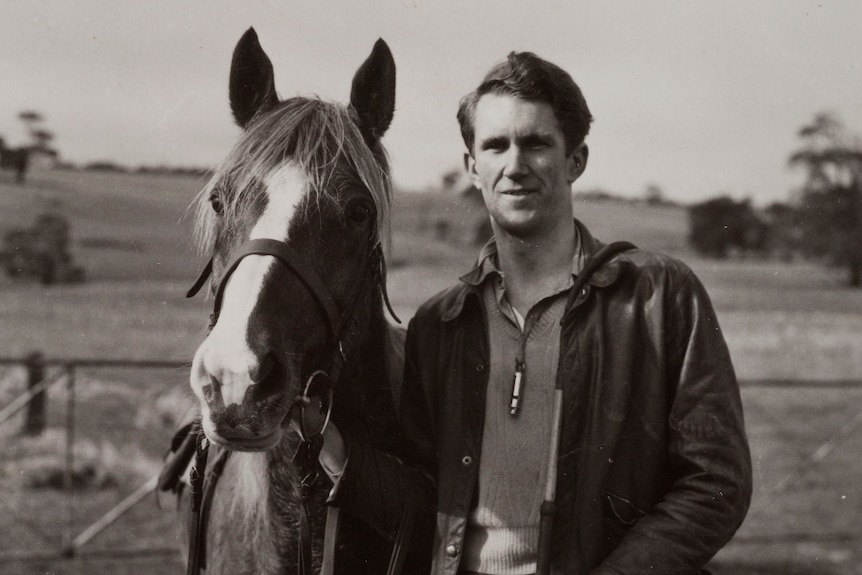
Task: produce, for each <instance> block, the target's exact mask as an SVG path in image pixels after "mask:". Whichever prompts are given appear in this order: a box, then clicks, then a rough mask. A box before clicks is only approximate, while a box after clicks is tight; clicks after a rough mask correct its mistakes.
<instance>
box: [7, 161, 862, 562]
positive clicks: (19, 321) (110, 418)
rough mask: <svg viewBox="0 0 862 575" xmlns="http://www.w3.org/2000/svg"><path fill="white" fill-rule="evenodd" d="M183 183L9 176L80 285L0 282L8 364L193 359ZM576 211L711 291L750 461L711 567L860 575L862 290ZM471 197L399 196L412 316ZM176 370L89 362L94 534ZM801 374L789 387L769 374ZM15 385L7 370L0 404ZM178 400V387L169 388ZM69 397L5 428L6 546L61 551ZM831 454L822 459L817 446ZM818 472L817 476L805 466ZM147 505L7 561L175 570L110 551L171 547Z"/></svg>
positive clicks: (84, 397)
mask: <svg viewBox="0 0 862 575" xmlns="http://www.w3.org/2000/svg"><path fill="white" fill-rule="evenodd" d="M203 181H204V180H203V179H195V178H191V177H174V176H155V175H146V176H143V175H130V174H110V173H92V172H89V173H88V172H67V171H56V172H41V173H34V174H32V177H31V178H30V179H29V181H28V182H27V184H26V185H24V186H19V185H16V184H15V183H14V182H13V176H11V175H10V174H4V173H0V214H2V217H0V231H2V232H5V231H6V230H8V229H10V228H12V227H18V226H26V225H29V224H30V222H32V220H33V218H34V217H35V216H36V215H37V214H39V213H42V212H45V211H52V210H53V211H57V212H59V213H62V214H64V215H66V216H67V217H68V218H69V219H70V221H71V224H72V237H73V246H72V254H73V257H74V259H75V262H76V263H77V264H79V265H81V266H83V267H84V268H85V270H86V273H87V282H86V283H84V284H79V285H69V286H53V287H43V286H41V285H39V284H32V283H30V284H24V283H19V282H13V281H11V280H9V279H8V278H6V277H5V276H4V277H0V357H7V358H9V357H12V358H18V357H24V356H25V355H27V354H28V353H30V352H31V351H34V350H39V351H42V352H43V353H44V354H45V356H46V357H48V358H61V359H74V358H106V359H159V360H175V361H179V362H187V361H190V359H191V357H192V354H193V352H194V350H195V348H196V346H197V344H198V343H199V341H200V340H201V338H202V337H203V335H204V334H205V329H206V323H207V316H208V314H209V302H208V301H204V299H203V298H200V297H199V298H198V299H195V300H186V299H185V298H184V293H185V290H186V288H187V287H188V286H189V285H190V284H191V282H192V281H193V280H194V278H195V277H196V275H197V272H198V270H199V268H200V266H202V265H203V263H204V260H205V258H203V257H202V256H198V255H197V254H196V253H195V251H194V249H193V246H192V239H191V230H190V218H189V217H188V213H187V207H188V205H189V203H190V202H191V200H192V198H193V197H194V195H195V193H196V192H197V191H198V190H199V189H200V187H201V186H202V184H203ZM576 210H577V215H578V217H579V218H581V219H582V220H583V221H584V222H585V223H586V224H587V225H588V226H589V227H590V229H591V231H592V232H593V233H594V235H596V236H597V237H598V238H600V239H603V240H605V241H610V240H615V239H628V240H631V241H633V242H634V243H636V244H638V245H639V246H641V247H644V248H648V249H653V250H656V251H661V252H665V253H669V254H671V255H677V256H680V257H681V258H682V259H683V260H685V261H686V262H687V263H689V264H690V265H691V266H692V268H693V269H694V270H695V271H696V272H697V274H698V276H699V277H700V278H701V279H702V281H703V282H704V284H705V285H706V286H707V289H708V290H709V292H710V294H711V296H712V298H713V301H714V303H715V306H716V308H717V310H718V314H719V320H720V322H721V325H722V328H723V330H724V332H725V336H726V338H727V341H728V344H729V346H730V348H731V353H732V356H733V358H734V364H735V366H736V368H737V373H738V376H739V378H740V380H742V381H743V383H744V385H743V400H744V403H745V408H746V421H747V426H748V433H749V439H750V441H751V445H752V455H753V458H754V465H755V496H754V500H753V503H752V508H751V511H750V513H749V516H748V518H747V520H746V522H745V524H744V525H743V527H742V529H741V530H740V532H739V533H738V535H737V537H736V539H735V540H734V541H733V542H732V543H731V544H730V545H729V546H728V547H727V548H726V549H725V550H724V551H722V552H721V553H720V554H719V556H718V557H717V558H716V560H715V561H714V569H713V570H714V572H715V573H727V574H730V573H764V574H772V573H775V574H777V573H790V574H796V573H798V574H802V573H818V574H819V573H822V574H836V575H845V574H851V573H860V571H859V570H858V569H859V568H858V567H857V564H859V563H862V527H860V523H859V518H860V517H862V488H860V487H859V486H858V481H856V478H857V477H859V475H860V473H862V463H860V460H859V458H858V457H857V455H858V454H859V453H860V450H862V429H857V428H856V427H855V424H857V423H862V388H851V387H845V386H843V382H846V381H850V380H856V381H859V380H862V291H859V290H856V291H852V290H849V289H847V288H845V287H843V285H842V283H841V282H842V281H843V278H844V276H843V273H841V270H837V271H831V270H828V269H825V268H821V267H816V266H813V265H810V264H807V263H798V262H797V263H789V264H788V263H779V262H763V261H755V260H733V261H726V262H715V261H707V260H700V259H698V258H696V257H694V256H693V254H691V253H690V252H689V251H688V249H687V247H686V242H685V235H686V233H687V221H686V214H685V211H684V209H683V208H679V207H668V206H646V205H641V204H631V203H625V202H613V201H604V202H595V201H590V202H588V201H582V200H578V201H577V204H576ZM480 218H482V213H481V209H480V208H479V206H478V205H476V204H474V203H471V202H470V201H469V200H466V199H463V198H456V197H452V196H444V195H439V194H430V193H427V194H405V193H402V194H398V195H397V196H396V200H395V208H394V215H393V234H392V242H391V253H390V269H389V294H390V296H391V298H392V301H393V304H394V307H395V309H396V311H397V312H398V314H399V315H400V317H401V318H402V320H405V321H406V320H407V319H409V318H410V316H411V315H412V314H413V311H414V310H415V309H416V307H417V306H418V305H419V304H420V303H421V302H422V301H424V300H425V299H427V297H429V296H431V295H432V294H433V293H435V292H437V291H439V290H440V289H442V288H443V287H445V286H446V285H448V284H450V283H451V282H452V281H453V280H454V278H456V277H457V276H458V275H460V274H461V273H463V272H464V271H466V270H467V269H468V267H469V266H470V264H471V262H472V260H473V258H474V257H475V255H476V253H477V250H478V248H477V247H476V246H475V245H472V243H471V240H472V230H473V228H474V226H475V224H476V222H477V221H478V220H479V219H480ZM186 377H187V374H186V373H185V372H184V371H183V370H179V371H170V370H168V371H164V370H149V371H131V370H123V369H117V368H114V369H92V370H81V371H80V373H78V375H77V379H76V386H77V389H78V393H77V399H76V401H77V406H76V410H77V420H78V424H79V428H78V430H77V436H76V439H77V441H76V461H80V462H82V463H87V464H91V465H92V467H93V469H94V474H95V479H93V481H91V483H90V484H88V486H87V487H82V488H80V489H78V490H76V491H75V493H74V504H75V512H76V516H77V519H76V527H77V529H78V530H80V529H83V528H84V527H86V526H87V525H88V524H89V523H90V522H92V521H93V520H95V519H96V518H97V517H98V516H99V515H101V514H102V513H104V511H105V510H106V509H107V508H109V507H110V506H111V505H113V503H115V502H116V501H118V500H119V499H120V498H121V497H123V496H125V495H126V494H128V493H130V492H131V491H133V490H134V489H135V488H136V487H138V486H139V485H140V484H142V483H143V482H145V481H146V480H147V479H148V478H149V477H150V476H151V475H152V474H153V473H155V472H156V471H157V470H158V467H159V462H160V458H161V454H162V452H163V451H164V449H165V448H166V446H167V442H168V440H169V438H170V435H171V432H172V425H173V421H174V418H175V416H176V413H177V412H178V411H181V409H182V407H181V406H182V403H183V397H187V396H188V394H189V393H190V392H188V391H187V382H186ZM785 380H790V381H792V382H794V383H795V384H797V386H795V387H786V386H770V385H768V384H770V382H772V383H774V382H784V381H785ZM22 389H23V381H22V377H21V373H20V372H19V370H17V369H15V368H4V367H0V408H2V407H3V406H4V405H6V404H7V403H8V402H9V401H11V399H13V398H14V397H15V395H16V394H18V393H20V392H21V391H22ZM166 398H167V399H166ZM65 400H66V396H65V393H64V391H63V389H62V386H60V387H58V388H55V389H54V390H52V391H51V392H50V393H49V430H48V431H47V432H46V433H45V434H44V435H43V436H42V437H41V438H26V439H25V438H21V437H19V436H18V430H19V429H20V420H19V419H17V418H16V419H13V420H10V421H8V422H6V423H5V424H3V425H2V427H0V439H2V441H0V445H2V447H0V531H2V532H3V533H4V534H6V535H7V536H6V537H4V538H2V539H3V540H2V542H0V552H3V553H7V552H22V551H34V550H42V551H47V550H50V549H51V548H54V549H56V548H57V547H58V546H59V545H60V544H61V542H62V539H61V533H62V529H61V524H62V523H63V521H65V519H64V517H65V513H66V503H65V498H64V494H63V493H62V492H61V491H59V490H57V489H52V488H51V487H50V485H49V486H47V487H46V486H44V485H42V486H41V487H40V486H39V485H41V484H40V483H39V479H40V478H44V477H46V474H49V473H48V472H49V471H50V469H51V468H52V466H54V467H57V466H58V465H60V464H61V463H62V457H63V454H62V453H63V432H62V426H63V418H64V409H65V406H66V402H65ZM818 448H821V451H820V454H825V455H823V457H822V460H820V461H819V463H817V464H816V465H814V464H809V463H808V461H809V458H810V456H811V454H813V453H814V452H815V450H818ZM805 469H807V471H806V472H804V473H803V472H802V470H805ZM163 503H164V507H165V509H163V510H159V509H158V508H157V507H156V505H155V502H154V498H152V497H151V498H148V499H146V500H145V501H144V502H143V503H141V504H140V505H138V506H137V507H135V508H134V509H133V511H132V512H131V514H129V515H127V516H125V517H123V518H121V519H120V520H119V521H118V522H117V523H116V524H115V525H114V526H112V527H111V528H109V529H108V530H107V531H106V532H105V533H103V534H101V535H100V536H99V537H97V538H96V539H95V540H94V541H93V542H92V544H91V547H90V548H91V549H92V551H93V552H92V553H91V554H90V555H88V556H85V557H81V558H77V559H74V560H67V561H62V560H58V559H48V558H46V559H43V560H39V561H32V560H30V561H16V562H12V563H6V564H0V572H3V573H7V572H8V573H23V574H29V573H110V574H119V573H133V572H139V571H141V570H143V569H150V570H152V571H154V572H165V571H171V570H173V571H178V570H179V569H181V562H180V561H179V559H178V556H174V555H170V554H165V553H157V554H152V555H146V554H145V555H135V556H132V557H123V558H118V557H113V558H112V556H111V550H112V549H116V548H124V549H125V548H146V549H156V550H164V549H167V548H169V547H171V546H172V545H174V542H175V537H174V528H173V525H174V515H173V509H172V501H170V498H164V501H163Z"/></svg>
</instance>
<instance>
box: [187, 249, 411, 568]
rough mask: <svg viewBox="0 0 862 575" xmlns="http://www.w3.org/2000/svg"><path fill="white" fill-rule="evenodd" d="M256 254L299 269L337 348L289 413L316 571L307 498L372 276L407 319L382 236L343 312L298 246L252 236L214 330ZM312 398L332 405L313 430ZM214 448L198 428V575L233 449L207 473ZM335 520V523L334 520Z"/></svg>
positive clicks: (327, 564)
mask: <svg viewBox="0 0 862 575" xmlns="http://www.w3.org/2000/svg"><path fill="white" fill-rule="evenodd" d="M250 255H269V256H272V257H275V258H276V259H277V260H278V261H279V262H280V263H281V264H282V265H284V266H285V267H287V268H288V269H289V270H290V271H291V272H293V274H294V275H295V276H296V277H297V278H299V280H300V281H301V282H302V283H303V285H304V286H305V287H306V289H307V290H308V291H309V293H310V294H311V295H312V297H313V298H314V300H315V302H317V304H318V307H319V308H320V310H321V312H322V313H323V315H324V317H325V318H326V323H327V331H328V336H329V339H328V345H329V346H330V348H331V349H332V352H331V361H330V363H329V367H328V369H327V370H324V369H317V370H315V371H313V372H312V373H311V375H309V377H308V379H307V380H306V383H305V386H304V387H303V390H302V393H301V394H300V395H298V396H297V397H296V398H295V399H294V402H293V404H292V406H291V409H290V411H289V412H288V417H291V414H292V412H293V408H294V407H298V408H299V412H300V414H299V428H300V434H299V435H300V438H301V443H300V445H299V447H298V448H297V450H296V453H295V454H294V456H293V461H294V463H295V464H296V465H297V467H298V468H299V470H300V474H301V475H302V480H301V484H302V490H301V491H302V495H301V496H302V502H303V515H302V517H300V534H299V553H298V557H299V562H298V573H299V575H306V574H310V573H311V568H312V567H311V526H310V521H309V513H308V509H307V503H308V501H309V500H310V498H311V487H312V486H313V485H314V484H315V482H316V481H317V479H318V477H319V471H318V470H317V469H316V467H317V465H316V462H317V458H318V456H319V454H320V449H321V447H322V445H323V432H324V431H325V430H326V427H327V425H328V424H329V421H330V418H331V416H332V407H333V400H334V391H335V385H336V384H337V382H338V379H339V377H340V375H341V371H342V369H343V367H344V364H345V362H346V361H347V355H348V353H349V352H350V348H349V346H348V345H346V344H348V343H349V341H348V339H347V337H346V336H347V335H349V330H348V329H347V325H348V323H349V322H350V321H352V320H355V311H356V309H355V308H356V306H357V304H358V303H359V299H360V297H361V296H362V293H363V291H364V287H365V284H366V282H367V281H369V280H370V281H372V282H374V283H376V284H377V288H378V289H380V291H381V295H382V299H383V302H384V304H385V306H386V309H387V310H388V312H389V314H390V315H391V316H392V318H393V319H394V320H395V321H397V322H398V323H401V320H399V319H398V316H396V315H395V312H394V311H393V309H392V305H391V303H390V301H389V295H388V293H387V291H386V261H385V258H384V255H383V248H382V246H381V244H380V242H379V241H377V242H375V243H374V245H373V247H372V248H371V249H370V251H369V254H368V259H369V262H368V265H366V266H365V267H364V268H363V274H362V279H361V281H360V282H359V283H358V284H357V286H356V289H355V290H354V292H353V293H352V294H351V296H350V299H349V300H348V301H347V304H346V305H345V307H344V311H343V313H339V311H338V307H337V305H336V302H335V298H334V296H333V295H332V292H331V291H330V289H329V288H328V287H327V286H326V283H325V282H324V281H323V280H322V279H321V278H320V276H319V274H318V273H317V272H316V271H315V270H314V269H313V268H312V267H311V266H310V265H309V264H308V263H307V260H306V259H305V258H304V257H303V256H301V255H300V254H299V253H298V252H296V250H294V249H293V248H291V247H290V246H289V245H287V243H286V242H284V241H279V240H272V239H254V240H249V241H247V242H246V243H245V244H243V245H241V246H240V247H239V248H238V249H237V250H236V251H235V252H234V253H233V254H232V255H231V258H230V260H229V263H228V265H227V266H226V268H225V273H224V275H223V276H222V278H221V280H220V281H219V284H218V286H217V288H216V291H215V301H214V303H213V312H212V314H211V315H210V324H209V329H210V331H212V329H213V328H214V327H215V324H216V322H218V318H219V314H220V313H221V307H222V300H223V298H224V290H225V288H226V286H227V283H228V280H229V279H230V276H231V275H232V274H233V272H234V271H235V270H236V268H237V266H239V264H240V262H241V261H242V259H243V258H245V257H246V256H250ZM212 271H213V259H212V258H211V259H210V260H209V262H208V263H207V264H206V266H205V267H204V269H203V270H202V271H201V273H200V275H199V276H198V278H197V280H195V283H194V285H193V286H192V287H191V289H189V291H188V292H187V293H186V297H194V296H195V295H196V294H197V293H198V292H199V291H200V290H201V288H202V287H203V286H204V284H205V283H206V280H207V279H208V278H209V277H210V276H211V275H212ZM312 397H320V398H323V399H321V409H323V408H324V406H325V409H326V413H325V416H324V423H323V425H322V426H321V428H320V429H319V430H317V431H315V432H313V433H309V432H308V430H307V429H306V423H305V409H306V408H307V407H309V406H310V404H311V398H312ZM208 451H209V441H208V440H207V439H206V437H205V436H204V434H203V431H199V432H198V437H197V439H196V449H195V462H194V465H193V467H192V471H191V494H190V495H191V511H192V517H191V530H190V545H189V557H188V565H187V575H198V574H199V573H200V571H201V570H202V569H203V568H204V567H205V566H204V546H205V535H206V523H207V517H208V511H209V505H210V503H211V500H212V496H213V492H214V491H215V483H216V481H217V480H218V477H219V476H220V475H221V472H222V470H223V469H224V465H225V463H226V462H227V458H228V456H229V454H230V451H229V450H222V451H221V453H220V454H219V457H218V459H217V460H216V463H215V465H213V468H212V469H211V471H210V475H209V476H207V475H206V472H207V459H208ZM337 521H338V511H337V510H336V509H334V508H332V507H329V509H328V511H327V528H326V537H327V540H326V541H325V542H324V561H323V570H324V573H325V574H327V575H331V570H332V566H333V558H332V557H327V555H329V554H332V553H333V552H334V548H335V543H334V536H335V531H336V529H337V527H336V524H337ZM330 524H331V525H330ZM398 553H399V550H398V546H396V550H395V552H393V562H394V561H395V560H396V559H395V558H396V556H397V554H398Z"/></svg>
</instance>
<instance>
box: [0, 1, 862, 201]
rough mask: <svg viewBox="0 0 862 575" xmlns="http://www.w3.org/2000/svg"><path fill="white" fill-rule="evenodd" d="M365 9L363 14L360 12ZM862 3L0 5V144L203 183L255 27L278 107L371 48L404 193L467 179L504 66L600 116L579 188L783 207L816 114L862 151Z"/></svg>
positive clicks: (345, 74)
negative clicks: (151, 168) (723, 196)
mask: <svg viewBox="0 0 862 575" xmlns="http://www.w3.org/2000/svg"><path fill="white" fill-rule="evenodd" d="M371 5H373V8H372V7H369V6H371ZM860 23H862V2H856V1H850V0H848V1H846V2H831V1H821V2H808V1H801V0H799V1H794V0H781V1H772V2H766V1H759V2H743V1H735V2H731V1H716V0H711V1H709V2H693V1H685V2H683V1H680V2H647V1H643V0H640V1H638V0H632V1H627V2H611V1H609V2H581V1H573V0H566V1H559V2H551V1H537V0H531V1H527V0H521V1H517V2H515V1H511V0H496V1H490V0H489V1H475V0H401V1H389V0H382V1H381V0H378V1H375V2H359V1H354V0H343V1H323V0H317V1H311V0H305V1H287V0H281V1H269V2H243V3H240V2H235V3H230V4H229V3H227V2H213V1H207V2H202V1H201V2H183V1H178V0H168V1H162V0H160V1H152V0H151V1H148V2H140V3H134V4H133V3H131V2H118V1H101V2H99V1H88V2H82V1H75V2H72V1H44V0H42V1H40V2H28V1H24V0H21V1H10V0H0V135H3V136H5V137H6V139H7V141H10V142H12V143H23V141H24V132H23V129H22V127H21V126H20V121H19V120H18V119H17V113H18V112H19V111H21V110H24V109H35V110H38V111H39V112H41V113H42V114H43V115H44V116H45V119H46V120H45V128H47V129H49V130H51V131H52V132H54V133H55V134H56V146H57V148H58V149H59V151H60V153H61V156H62V157H63V158H64V159H67V160H70V161H73V162H77V163H83V162H88V161H92V160H103V159H104V160H112V161H117V162H121V163H125V164H129V165H133V166H134V165H140V164H150V165H153V164H168V165H196V166H208V165H211V164H213V163H215V162H216V161H218V160H219V159H221V158H222V157H223V156H224V155H225V154H226V153H227V151H228V149H229V148H230V146H231V145H232V143H233V141H234V140H235V139H236V136H237V133H238V132H237V128H235V127H234V126H233V124H232V120H231V117H230V112H229V108H228V101H227V79H228V72H229V64H230V57H231V52H232V50H233V47H234V45H235V43H236V41H237V40H238V39H239V37H240V36H241V35H242V33H243V32H244V31H245V29H246V28H248V27H249V26H254V27H255V29H256V30H257V31H258V34H259V37H260V41H261V44H262V45H263V47H264V49H265V50H266V52H267V53H268V54H269V56H270V58H271V59H272V61H273V64H274V66H275V75H276V85H277V88H278V91H279V93H280V95H281V96H282V97H283V98H285V97H289V96H292V95H296V94H305V95H310V94H316V95H319V96H321V97H323V98H325V99H333V100H339V101H345V100H346V99H347V97H348V94H349V90H350V81H351V78H352V75H353V73H354V71H355V69H356V68H357V67H358V66H359V64H361V62H362V61H363V60H364V58H365V56H366V55H367V54H368V52H369V51H370V49H371V47H372V45H373V43H374V41H375V40H376V39H377V38H378V37H382V38H383V39H385V40H386V41H387V43H388V44H389V46H390V47H391V49H392V52H393V54H394V56H395V61H396V64H397V67H398V87H397V91H398V94H397V110H396V116H395V120H394V122H393V125H392V128H391V130H390V132H389V133H388V134H387V136H386V138H385V142H386V144H387V146H388V148H389V151H390V155H391V157H392V163H393V172H394V177H395V181H396V183H398V184H400V185H401V186H405V187H410V188H422V187H425V186H429V185H435V184H437V183H438V182H439V181H440V176H441V175H442V174H443V173H444V172H446V171H447V170H451V169H453V168H458V167H459V166H460V165H461V155H462V151H463V144H462V143H461V140H460V135H459V132H458V127H457V122H456V121H455V110H456V107H457V102H458V100H459V98H460V97H461V96H462V95H464V94H465V93H466V92H468V91H470V90H471V89H472V88H474V87H475V85H476V84H477V83H478V82H479V80H480V79H481V77H482V76H483V75H484V73H485V71H486V70H487V69H488V68H489V67H490V66H491V65H492V64H494V63H495V62H497V61H498V60H500V59H501V58H503V57H504V56H505V55H506V54H507V53H508V52H509V51H510V50H513V49H514V50H531V51H533V52H536V53H537V54H539V55H540V56H543V57H545V58H547V59H549V60H551V61H553V62H555V63H557V64H559V65H560V66H562V67H563V68H565V69H566V70H567V71H569V72H570V73H571V74H572V76H573V77H574V78H575V80H576V81H577V82H578V83H579V84H580V86H581V88H582V89H583V91H584V94H585V95H586V97H587V101H588V103H589V105H590V108H591V110H592V112H593V115H594V117H595V122H594V124H593V127H592V133H591V135H590V136H589V138H588V143H589V144H590V151H591V154H590V161H589V166H588V168H587V172H586V174H585V176H584V177H583V178H582V179H581V180H580V181H579V182H577V183H576V189H578V188H580V189H589V188H595V187H601V188H604V189H607V190H609V191H612V192H615V193H619V194H623V195H628V196H637V195H641V194H642V193H643V191H644V189H645V188H646V186H647V185H649V184H651V183H652V184H656V185H659V186H660V187H661V188H662V189H663V190H664V192H665V194H666V195H667V196H668V197H670V198H672V199H676V200H681V201H695V200H699V199H703V198H706V197H711V196H715V195H717V194H718V193H725V192H726V193H730V194H731V195H734V196H735V197H742V196H751V197H753V198H754V200H755V202H757V203H759V204H763V203H766V202H769V201H773V200H785V199H787V197H788V193H789V192H790V190H791V189H792V188H794V187H795V186H798V185H799V183H800V181H801V174H800V173H797V172H795V171H793V170H790V169H788V167H787V157H788V155H789V154H790V152H791V151H792V150H794V148H795V147H796V146H797V144H798V140H797V136H796V131H797V129H798V128H799V127H800V126H801V125H802V124H803V123H806V122H808V121H809V120H810V119H811V118H812V117H813V115H814V114H815V113H817V112H819V111H822V110H829V111H832V112H834V113H835V114H836V115H837V116H838V117H839V118H840V119H841V120H842V121H843V122H844V123H845V124H846V125H847V127H848V128H850V129H851V130H852V131H854V132H856V133H862V69H861V68H862V40H860V38H862V33H860V28H859V26H860Z"/></svg>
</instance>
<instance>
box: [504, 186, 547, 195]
mask: <svg viewBox="0 0 862 575" xmlns="http://www.w3.org/2000/svg"><path fill="white" fill-rule="evenodd" d="M537 191H538V190H535V189H533V188H513V189H510V190H502V191H501V192H500V194H502V195H504V196H528V195H530V194H535V193H536V192H537Z"/></svg>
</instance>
